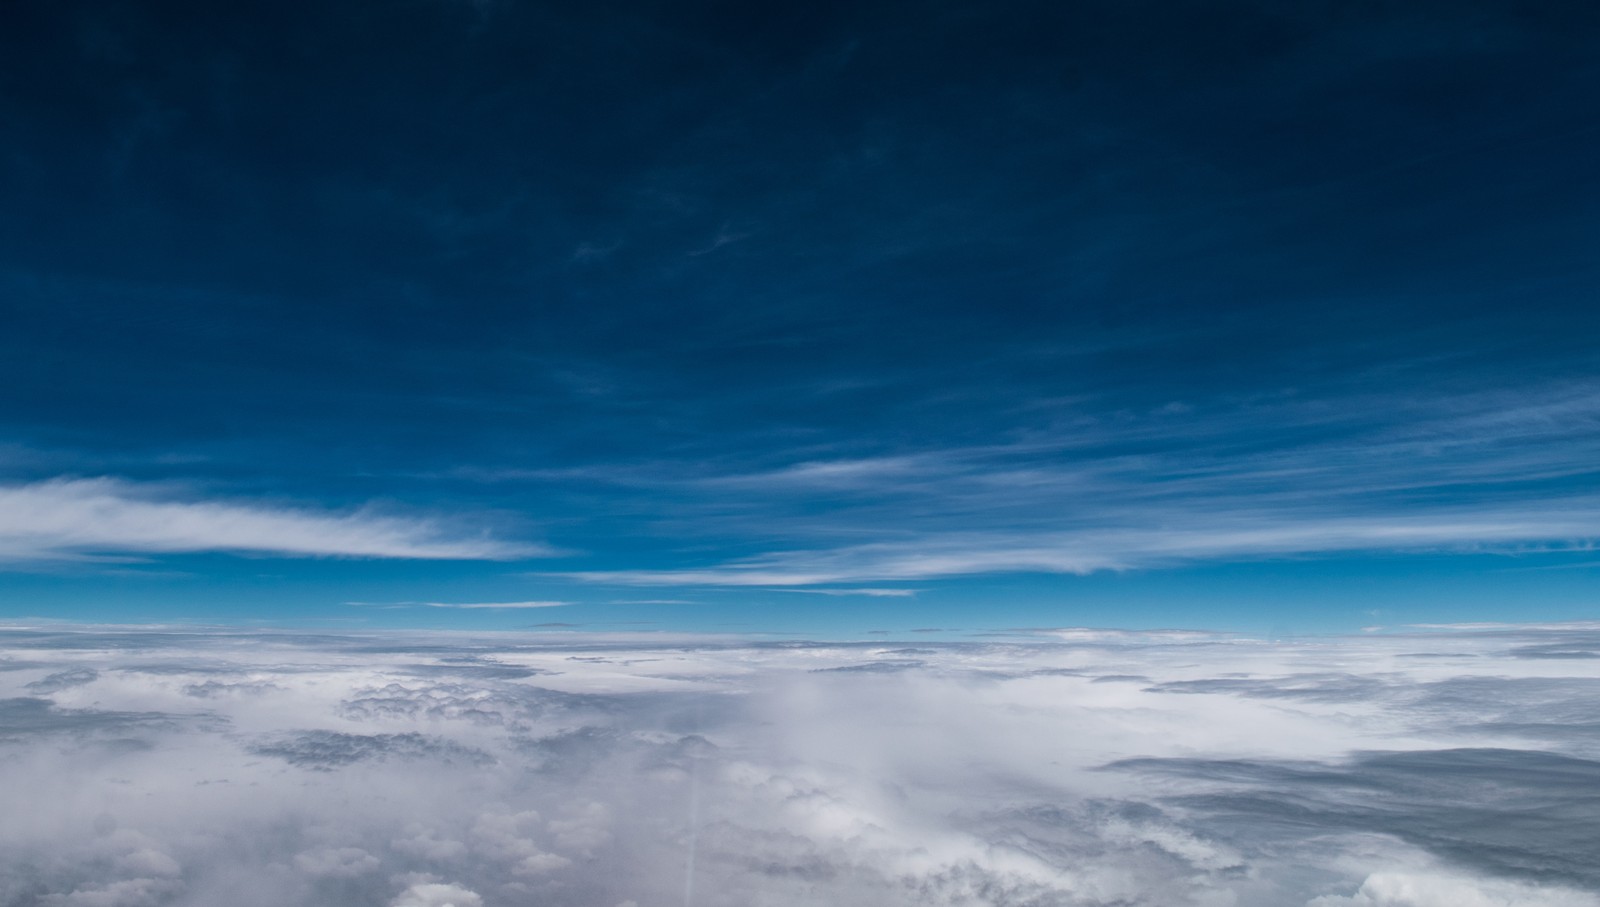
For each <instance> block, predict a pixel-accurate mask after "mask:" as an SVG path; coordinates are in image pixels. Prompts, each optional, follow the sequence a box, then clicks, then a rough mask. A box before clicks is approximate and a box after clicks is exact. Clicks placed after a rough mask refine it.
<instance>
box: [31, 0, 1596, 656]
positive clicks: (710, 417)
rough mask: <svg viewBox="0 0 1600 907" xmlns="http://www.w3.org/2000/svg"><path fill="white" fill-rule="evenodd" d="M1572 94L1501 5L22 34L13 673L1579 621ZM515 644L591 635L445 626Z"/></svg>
mask: <svg viewBox="0 0 1600 907" xmlns="http://www.w3.org/2000/svg"><path fill="white" fill-rule="evenodd" d="M1596 48H1600V7H1596V6H1595V5H1594V4H1591V3H1580V2H1573V3H1559V2H1553V3H1526V2H1512V0H1507V2H1501V3H1482V2H1480V3H1474V2H1462V0H1450V2H1437V3H1428V2H1403V3H1398V2H1397V3H1347V2H1337V3H1336V2H1327V3H1315V2H1304V3H1242V2H1241V3H1182V2H1128V0H1115V2H1113V0H1105V2H1081V3H1009V4H1007V3H988V2H986V3H938V2H935V3H916V4H912V3H903V4H901V3H843V4H826V3H809V4H795V5H792V6H790V7H773V6H772V5H770V4H752V3H723V4H717V3H670V4H668V3H661V4H651V3H640V2H631V3H595V2H586V3H583V4H578V3H570V4H536V3H528V2H521V0H484V2H464V0H463V2H454V0H438V2H422V0H414V2H398V3H381V4H380V3H372V2H362V3H352V2H327V0H319V2H316V3H297V2H280V3H271V4H245V5H240V4H227V3H220V4H219V3H157V2H138V3H135V2H122V3H95V2H74V3H61V2H47V0H23V2H15V3H11V4H8V5H7V6H6V7H5V9H4V11H3V12H0V138H3V143H0V317H3V322H0V616H7V615H9V616H12V617H23V616H45V617H66V618H84V619H95V620H119V621H148V620H168V619H177V618H187V619H202V620H276V621H290V622H306V621H320V620H341V621H364V622H368V623H373V624H460V625H471V626H525V625H529V624H533V623H544V622H559V623H577V624H583V625H585V626H588V627H599V626H609V625H619V624H622V623H628V622H632V621H655V622H657V623H656V624H654V625H657V626H672V627H689V628H711V627H723V626H728V627H732V626H738V627H742V628H747V629H749V628H753V629H770V630H781V631H795V632H840V633H855V632H864V631H865V630H867V629H870V628H876V627H887V628H891V629H898V630H908V629H913V628H928V627H946V626H949V627H960V628H985V627H1004V626H1014V625H1040V624H1045V625H1059V624H1079V623H1085V622H1087V623H1107V622H1110V623H1122V624H1146V625H1148V624H1186V625H1219V624H1220V625H1227V626H1245V625H1247V626H1253V627H1274V628H1276V627H1283V628H1290V629H1294V628H1319V627H1346V628H1347V627H1353V626H1359V625H1362V624H1365V623H1373V624H1382V623H1385V622H1386V621H1394V620H1402V621H1403V620H1408V619H1441V618H1446V619H1453V618H1461V619H1482V618H1490V617H1502V618H1503V617H1507V616H1516V615H1534V616H1541V617H1571V616H1583V615H1592V614H1594V613H1595V612H1596V610H1597V608H1596V606H1597V605H1600V571H1597V570H1595V569H1594V565H1593V564H1592V562H1594V561H1597V560H1600V556H1597V555H1596V554H1595V553H1594V552H1593V550H1592V540H1593V539H1595V538H1596V537H1597V536H1600V481H1597V480H1600V346H1597V343H1596V341H1597V340H1600V306H1597V305H1596V301H1597V290H1600V255H1597V254H1596V251H1597V249H1600V167H1597V165H1596V161H1597V160H1600V106H1597V104H1596V100H1595V99H1596V98H1597V97H1600V54H1596V53H1595V51H1596ZM863 590H870V591H871V592H872V593H873V594H866V592H864V591H863ZM819 592H827V593H829V594H817V593H819ZM349 602H362V603H364V604H361V605H352V604H349ZM507 602H512V603H515V602H571V603H577V604H569V605H566V606H563V607H559V608H548V609H523V608H518V609H505V608H478V609H458V608H443V607H429V606H428V605H426V604H422V603H433V604H436V605H461V604H484V603H507ZM639 602H647V603H648V604H625V603H639ZM630 625H632V624H630Z"/></svg>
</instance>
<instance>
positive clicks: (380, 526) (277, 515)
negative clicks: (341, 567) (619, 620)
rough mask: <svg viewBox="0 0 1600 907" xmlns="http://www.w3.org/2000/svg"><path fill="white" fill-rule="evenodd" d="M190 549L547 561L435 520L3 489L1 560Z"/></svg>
mask: <svg viewBox="0 0 1600 907" xmlns="http://www.w3.org/2000/svg"><path fill="white" fill-rule="evenodd" d="M193 551H231V552H243V553H257V554H275V555H285V556H294V557H308V556H338V557H372V558H437V559H505V558H516V557H530V556H536V555H539V554H543V553H547V549H545V548H543V547H542V546H538V545H528V544H518V543H511V542H505V541H499V540H496V539H494V538H491V537H489V536H488V535H486V534H483V533H480V532H476V531H471V530H468V529H466V528H465V527H463V526H460V525H456V524H452V523H445V522H441V521H439V520H431V519H416V518H405V517H396V516H386V515H382V514H378V513H376V512H373V511H371V510H370V509H363V510H356V511H350V512H343V513H335V512H327V511H317V510H309V509H303V508H293V507H284V506H279V505H275V504H263V503H249V502H240V501H222V500H194V499H188V498H182V497H179V496H178V495H176V494H175V493H174V492H173V491H172V490H171V489H169V488H157V487H149V486H141V485H136V484H133V483H129V482H124V481H120V480H117V479H109V478H95V479H53V480H49V481H44V482H35V483H33V484H29V485H10V486H4V487H0V560H11V561H27V560H63V559H82V558H96V557H104V556H119V555H122V556H126V555H143V554H160V553H173V552H193Z"/></svg>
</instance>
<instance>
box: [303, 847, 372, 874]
mask: <svg viewBox="0 0 1600 907" xmlns="http://www.w3.org/2000/svg"><path fill="white" fill-rule="evenodd" d="M294 865H295V867H296V868H297V869H299V870H300V871H301V872H304V873H306V874H308V875H314V876H325V877H329V878H339V879H349V878H354V877H356V876H362V875H366V874H367V873H369V872H375V871H376V870H377V869H378V867H379V866H381V865H382V864H381V863H380V862H379V861H378V858H377V857H375V856H373V855H372V854H370V853H367V852H366V851H365V850H362V849H361V848H359V847H323V848H320V849H317V850H308V851H305V852H303V853H300V854H297V855H295V858H294Z"/></svg>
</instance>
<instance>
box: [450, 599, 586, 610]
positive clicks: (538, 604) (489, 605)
mask: <svg viewBox="0 0 1600 907" xmlns="http://www.w3.org/2000/svg"><path fill="white" fill-rule="evenodd" d="M422 604H424V605H426V606H428V607H429V608H466V609H469V610H472V609H478V608H483V609H490V610H493V609H499V608H505V609H519V608H561V607H564V606H566V605H570V604H572V602H553V601H532V602H422Z"/></svg>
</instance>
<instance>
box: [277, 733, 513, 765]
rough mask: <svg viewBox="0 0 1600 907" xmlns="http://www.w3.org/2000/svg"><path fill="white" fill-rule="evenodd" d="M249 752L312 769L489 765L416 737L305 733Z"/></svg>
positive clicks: (485, 758)
mask: <svg viewBox="0 0 1600 907" xmlns="http://www.w3.org/2000/svg"><path fill="white" fill-rule="evenodd" d="M250 749H251V752H254V753H257V754H259V755H262V756H275V757H277V758H279V759H282V760H284V761H285V762H288V763H289V764H290V765H298V766H300V767H302V768H314V769H334V768H341V767H343V766H346V765H351V764H353V763H356V762H363V761H366V760H386V759H437V760H441V761H445V762H462V763H466V764H484V763H488V762H492V761H493V758H492V757H491V756H489V755H488V754H487V753H484V752H481V751H479V750H474V749H472V748H470V747H465V746H462V745H460V744H457V743H452V742H450V741H448V740H441V739H439V738H436V737H427V736H424V735H422V734H417V733H405V734H341V733H339V732H337V731H306V732H305V733H302V734H297V735H295V736H292V737H289V738H286V739H283V740H277V741H273V742H270V743H260V744H256V745H255V746H252V747H251V748H250Z"/></svg>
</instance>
